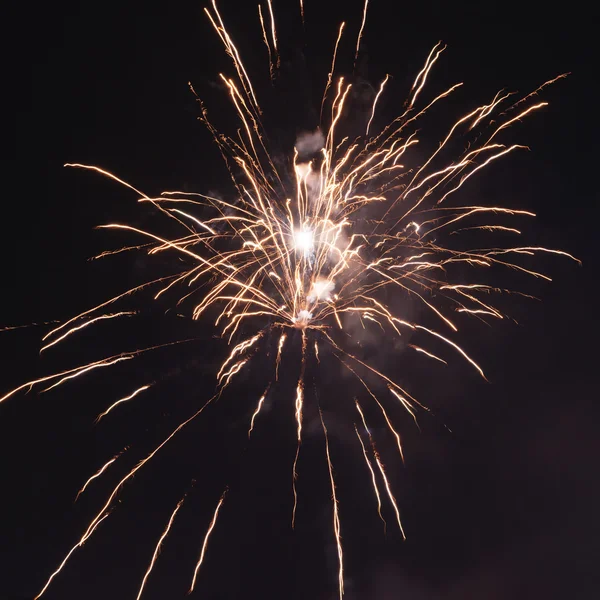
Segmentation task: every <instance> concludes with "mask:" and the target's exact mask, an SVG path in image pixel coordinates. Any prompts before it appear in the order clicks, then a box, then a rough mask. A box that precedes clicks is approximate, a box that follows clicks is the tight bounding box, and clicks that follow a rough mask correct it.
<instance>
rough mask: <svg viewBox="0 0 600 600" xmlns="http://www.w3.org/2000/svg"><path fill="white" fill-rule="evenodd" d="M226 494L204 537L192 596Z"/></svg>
mask: <svg viewBox="0 0 600 600" xmlns="http://www.w3.org/2000/svg"><path fill="white" fill-rule="evenodd" d="M225 494H227V490H225V491H224V492H223V495H222V496H221V498H220V500H219V503H218V504H217V508H215V513H214V515H213V518H212V521H211V522H210V525H209V526H208V531H207V532H206V535H205V536H204V542H203V543H202V551H201V552H200V558H199V559H198V562H197V563H196V568H195V569H194V576H193V578H192V585H191V586H190V590H189V592H188V594H191V593H192V592H193V591H194V587H196V578H197V577H198V571H199V570H200V567H201V566H202V563H203V562H204V555H205V554H206V548H207V546H208V539H209V538H210V534H211V533H212V530H213V529H214V528H215V525H216V523H217V518H218V516H219V511H220V510H221V506H222V505H223V502H224V500H225Z"/></svg>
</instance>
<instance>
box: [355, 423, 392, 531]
mask: <svg viewBox="0 0 600 600" xmlns="http://www.w3.org/2000/svg"><path fill="white" fill-rule="evenodd" d="M354 430H355V431H356V437H358V441H359V442H360V447H361V448H362V451H363V455H364V457H365V462H366V463H367V467H369V472H370V473H371V480H372V482H373V491H374V492H375V497H376V498H377V514H378V515H379V518H380V519H381V520H382V521H383V531H384V532H385V531H386V529H387V524H386V522H385V519H384V518H383V516H382V514H381V496H380V495H379V488H378V487H377V478H376V477H375V471H374V470H373V466H372V465H371V461H370V460H369V456H368V454H367V449H366V448H365V444H364V442H363V441H362V438H361V437H360V433H359V432H358V428H357V427H356V425H354Z"/></svg>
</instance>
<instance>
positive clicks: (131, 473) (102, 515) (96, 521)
mask: <svg viewBox="0 0 600 600" xmlns="http://www.w3.org/2000/svg"><path fill="white" fill-rule="evenodd" d="M215 397H216V396H213V397H212V398H210V400H208V401H207V402H205V403H204V405H203V406H202V407H201V408H200V409H199V410H198V411H196V412H195V413H194V414H193V415H192V416H191V417H190V418H189V419H187V420H186V421H183V423H180V424H179V425H178V426H177V427H176V428H175V429H174V430H173V431H172V432H171V433H170V434H169V435H168V436H167V437H166V438H165V439H164V440H163V441H162V442H161V443H160V444H159V445H158V446H157V447H156V448H155V449H154V450H153V451H152V452H150V454H148V456H147V457H146V458H144V459H143V460H142V461H140V462H139V463H138V464H137V465H136V466H135V467H134V468H133V469H131V471H129V473H128V474H127V475H125V477H123V478H122V479H121V480H120V481H119V483H117V485H116V486H115V488H114V489H113V491H112V492H111V494H110V496H109V497H108V500H107V501H106V502H105V503H104V505H103V506H102V508H101V509H100V511H99V512H98V514H97V515H96V516H95V517H94V518H93V519H92V521H91V522H90V524H89V525H88V527H87V529H86V530H85V533H84V534H83V536H82V537H81V539H80V540H79V542H77V544H76V545H75V546H73V549H72V550H71V551H70V552H69V553H68V554H67V556H66V557H65V558H64V560H63V561H62V563H61V564H60V566H59V567H58V569H57V570H56V571H55V572H54V573H53V574H52V575H51V576H50V579H49V580H48V581H47V582H46V585H45V586H44V588H43V589H42V591H41V592H40V593H39V594H38V595H37V596H36V597H35V598H34V600H38V598H39V597H40V596H41V595H42V594H43V593H44V592H45V591H46V589H47V588H48V586H49V585H50V583H51V581H52V579H53V578H54V577H55V576H56V575H57V574H58V573H59V572H60V571H61V570H62V569H63V567H64V566H65V565H66V564H67V561H68V559H69V558H70V556H71V554H72V553H73V551H74V550H75V548H77V547H79V546H82V545H83V544H84V543H85V542H86V540H88V539H89V537H90V536H91V535H92V533H94V531H95V530H96V527H97V526H98V525H99V523H100V522H101V521H102V520H104V519H105V518H106V517H107V516H108V514H109V513H107V512H106V511H107V510H108V509H109V507H110V505H111V504H112V502H113V500H114V499H115V496H116V495H117V493H118V491H119V490H120V489H121V488H122V487H123V485H124V484H125V482H126V481H127V480H128V479H130V478H131V477H133V476H134V475H135V474H136V473H137V472H138V471H139V470H140V469H141V468H142V467H143V466H144V465H145V464H146V463H147V462H148V461H150V460H151V459H152V458H153V457H154V456H155V455H156V453H157V452H158V451H159V450H160V449H161V448H162V447H163V446H165V444H167V443H168V442H169V441H170V440H171V439H172V438H173V437H174V436H175V435H176V434H177V433H178V432H179V431H181V429H183V428H184V427H185V426H186V425H187V424H188V423H191V422H192V421H193V420H194V419H195V418H196V417H197V416H198V415H199V414H200V413H202V411H203V410H204V409H205V408H206V407H207V406H208V405H209V404H210V403H211V402H212V401H213V400H214V399H215Z"/></svg>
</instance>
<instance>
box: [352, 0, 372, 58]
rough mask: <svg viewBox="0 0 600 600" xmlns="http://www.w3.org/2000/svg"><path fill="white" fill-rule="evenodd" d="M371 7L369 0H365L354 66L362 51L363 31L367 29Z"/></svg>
mask: <svg viewBox="0 0 600 600" xmlns="http://www.w3.org/2000/svg"><path fill="white" fill-rule="evenodd" d="M368 7H369V0H365V7H364V8H363V18H362V23H361V24H360V30H359V32H358V39H357V40H356V52H355V54H354V64H356V61H357V60H358V51H359V49H360V41H361V39H362V35H363V31H364V29H365V23H366V22H367V8H368Z"/></svg>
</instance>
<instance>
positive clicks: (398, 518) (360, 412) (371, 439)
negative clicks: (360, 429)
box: [355, 402, 406, 539]
mask: <svg viewBox="0 0 600 600" xmlns="http://www.w3.org/2000/svg"><path fill="white" fill-rule="evenodd" d="M355 404H356V408H357V410H358V412H359V414H360V418H361V419H362V422H363V425H364V427H365V430H366V431H367V434H368V435H369V440H370V441H371V448H372V450H373V456H375V462H376V463H377V467H378V468H379V472H380V473H381V476H382V478H383V483H384V485H385V489H386V491H387V494H388V498H389V499H390V502H391V504H392V506H393V507H394V512H395V513H396V521H397V522H398V528H399V529H400V533H401V534H402V537H403V538H404V539H406V535H405V534H404V528H403V527H402V521H401V519H400V511H399V510H398V505H397V503H396V498H394V494H392V490H391V489H390V483H389V481H388V478H387V476H386V474H385V469H384V467H383V463H382V462H381V458H380V457H379V453H378V452H377V448H375V442H374V441H373V438H372V436H371V430H370V429H369V426H368V425H367V420H366V419H365V415H364V413H363V411H362V409H361V408H360V404H359V403H358V402H356V403H355Z"/></svg>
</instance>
